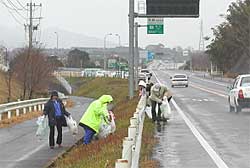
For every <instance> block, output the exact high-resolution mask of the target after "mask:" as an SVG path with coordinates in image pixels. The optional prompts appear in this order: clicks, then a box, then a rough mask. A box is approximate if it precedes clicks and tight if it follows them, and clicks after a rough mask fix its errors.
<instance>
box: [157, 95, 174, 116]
mask: <svg viewBox="0 0 250 168" xmlns="http://www.w3.org/2000/svg"><path fill="white" fill-rule="evenodd" d="M160 108H161V115H162V116H161V117H162V118H164V119H170V117H171V115H172V112H171V108H170V105H169V103H168V101H167V99H164V100H163V101H162V104H161V106H160Z"/></svg>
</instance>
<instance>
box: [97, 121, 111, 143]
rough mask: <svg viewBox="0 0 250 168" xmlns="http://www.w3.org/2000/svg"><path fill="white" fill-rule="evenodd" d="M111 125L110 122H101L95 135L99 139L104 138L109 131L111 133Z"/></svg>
mask: <svg viewBox="0 0 250 168" xmlns="http://www.w3.org/2000/svg"><path fill="white" fill-rule="evenodd" d="M111 129H112V128H111V125H110V124H104V123H102V124H101V127H100V129H99V133H98V135H97V137H98V138H99V139H103V138H106V137H107V136H108V135H109V134H110V133H111Z"/></svg>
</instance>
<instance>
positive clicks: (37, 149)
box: [16, 130, 69, 162]
mask: <svg viewBox="0 0 250 168" xmlns="http://www.w3.org/2000/svg"><path fill="white" fill-rule="evenodd" d="M66 132H69V130H64V131H63V132H62V134H64V133H66ZM46 145H47V143H43V144H41V145H39V146H38V147H37V148H35V149H34V150H32V151H30V152H28V153H26V154H25V155H23V156H22V157H20V158H19V159H17V160H16V161H17V162H20V161H23V160H26V159H28V158H29V157H30V156H31V155H33V154H34V153H36V152H37V151H39V150H41V149H42V148H43V147H44V146H46Z"/></svg>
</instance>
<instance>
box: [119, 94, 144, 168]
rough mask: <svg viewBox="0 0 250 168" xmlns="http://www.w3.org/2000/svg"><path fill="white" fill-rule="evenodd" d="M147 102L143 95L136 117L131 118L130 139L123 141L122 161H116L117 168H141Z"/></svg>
mask: <svg viewBox="0 0 250 168" xmlns="http://www.w3.org/2000/svg"><path fill="white" fill-rule="evenodd" d="M146 100H147V97H146V95H143V96H142V97H141V99H140V101H139V103H138V105H137V108H136V112H135V113H134V116H133V117H131V118H130V126H129V128H128V137H125V138H124V139H123V150H122V159H118V160H116V163H115V168H138V167H139V158H140V150H141V139H142V131H143V123H144V118H145V112H144V111H145V107H146Z"/></svg>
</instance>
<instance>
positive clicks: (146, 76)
mask: <svg viewBox="0 0 250 168" xmlns="http://www.w3.org/2000/svg"><path fill="white" fill-rule="evenodd" d="M151 77H152V73H151V72H150V71H149V70H148V69H141V70H140V71H139V73H138V78H139V80H144V81H145V82H146V81H147V80H150V78H151Z"/></svg>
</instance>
